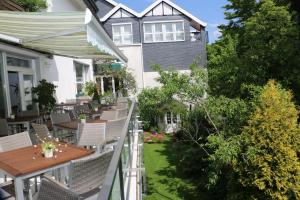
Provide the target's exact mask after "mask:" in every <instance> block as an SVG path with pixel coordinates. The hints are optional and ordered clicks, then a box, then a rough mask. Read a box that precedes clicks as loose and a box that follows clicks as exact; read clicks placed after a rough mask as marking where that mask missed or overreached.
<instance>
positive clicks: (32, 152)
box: [0, 143, 93, 200]
mask: <svg viewBox="0 0 300 200" xmlns="http://www.w3.org/2000/svg"><path fill="white" fill-rule="evenodd" d="M56 148H58V149H59V150H61V151H62V152H55V153H54V155H57V157H56V158H55V157H53V158H45V157H43V155H42V149H41V146H40V145H38V146H30V147H25V148H21V149H16V150H13V151H8V152H4V153H0V169H1V170H2V171H3V172H4V173H5V174H8V175H10V176H11V177H12V178H13V179H14V184H15V193H16V199H17V200H23V199H24V194H23V188H24V183H23V181H24V180H26V179H29V178H32V177H34V176H37V175H40V174H43V173H45V172H48V171H52V170H55V169H58V168H61V167H64V166H67V165H69V163H70V161H71V160H75V159H79V158H83V157H85V156H88V155H91V154H92V153H93V151H91V150H87V149H84V148H79V147H76V146H73V145H69V144H68V145H65V144H62V143H60V144H56Z"/></svg>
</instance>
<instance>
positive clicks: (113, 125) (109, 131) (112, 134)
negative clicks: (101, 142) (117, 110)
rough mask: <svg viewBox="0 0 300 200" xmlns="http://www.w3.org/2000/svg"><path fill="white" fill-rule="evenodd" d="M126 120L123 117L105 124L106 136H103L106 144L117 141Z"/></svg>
mask: <svg viewBox="0 0 300 200" xmlns="http://www.w3.org/2000/svg"><path fill="white" fill-rule="evenodd" d="M126 119H127V117H124V118H121V119H116V120H109V121H108V122H107V123H106V134H105V140H106V142H111V141H114V140H118V138H119V137H120V136H121V133H122V130H123V128H124V126H125V122H126Z"/></svg>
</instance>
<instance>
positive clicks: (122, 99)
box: [117, 97, 128, 103]
mask: <svg viewBox="0 0 300 200" xmlns="http://www.w3.org/2000/svg"><path fill="white" fill-rule="evenodd" d="M117 103H128V97H119V98H118V99H117Z"/></svg>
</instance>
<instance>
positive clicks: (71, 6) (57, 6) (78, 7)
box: [47, 0, 85, 12]
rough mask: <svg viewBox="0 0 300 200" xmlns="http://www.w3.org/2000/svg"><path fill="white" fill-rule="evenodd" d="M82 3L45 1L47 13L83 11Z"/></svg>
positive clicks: (55, 0)
mask: <svg viewBox="0 0 300 200" xmlns="http://www.w3.org/2000/svg"><path fill="white" fill-rule="evenodd" d="M82 3H83V2H82V1H81V3H80V1H78V0H47V4H48V8H47V12H66V11H84V10H85V7H84V4H82Z"/></svg>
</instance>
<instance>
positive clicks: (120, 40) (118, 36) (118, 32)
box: [112, 23, 133, 45]
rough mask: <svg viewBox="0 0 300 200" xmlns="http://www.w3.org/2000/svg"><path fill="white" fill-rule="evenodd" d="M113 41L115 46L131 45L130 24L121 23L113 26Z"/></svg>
mask: <svg viewBox="0 0 300 200" xmlns="http://www.w3.org/2000/svg"><path fill="white" fill-rule="evenodd" d="M112 32H113V41H114V42H115V44H117V45H128V44H132V43H133V35H132V24H131V23H122V24H113V25H112Z"/></svg>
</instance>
